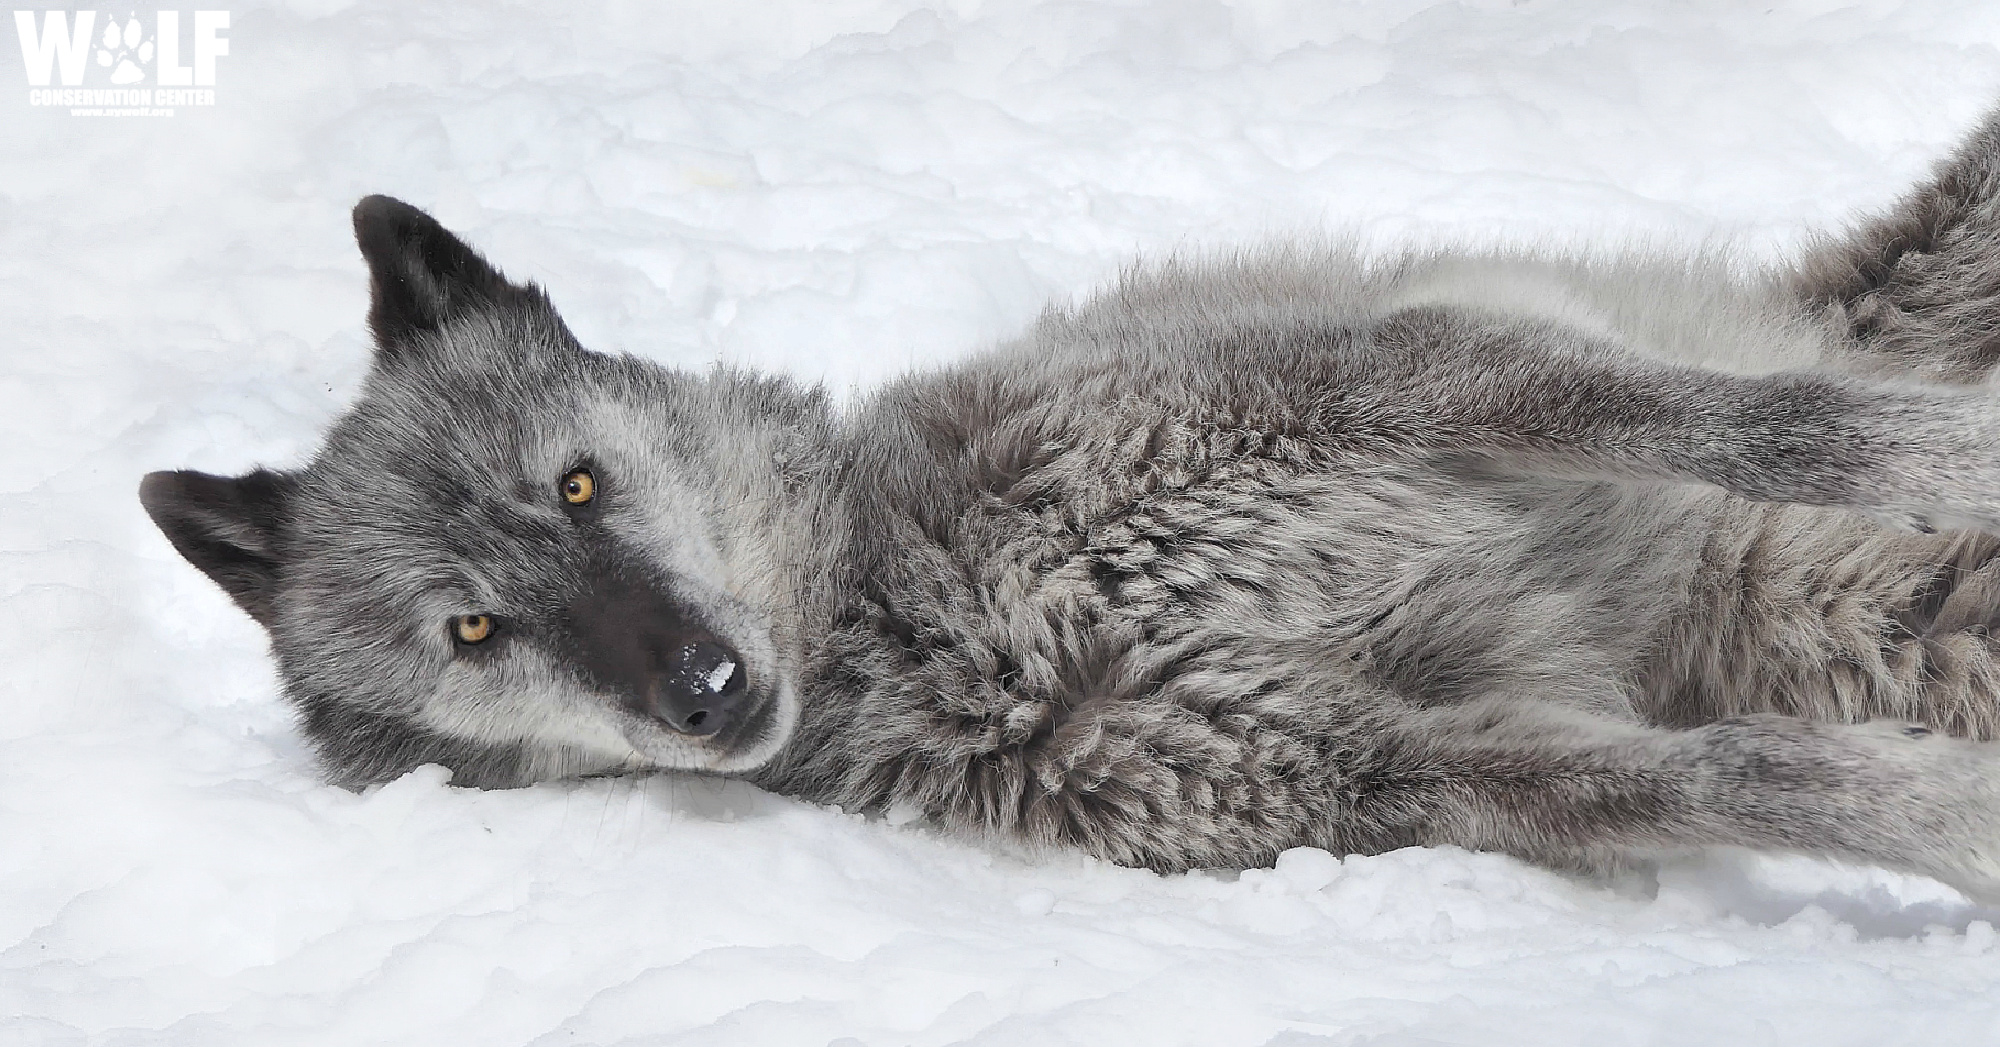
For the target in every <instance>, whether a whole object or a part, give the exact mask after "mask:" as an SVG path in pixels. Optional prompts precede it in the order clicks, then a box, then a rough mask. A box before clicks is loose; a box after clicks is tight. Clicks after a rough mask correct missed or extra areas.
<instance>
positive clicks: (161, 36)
mask: <svg viewBox="0 0 2000 1047" xmlns="http://www.w3.org/2000/svg"><path fill="white" fill-rule="evenodd" d="M40 14H41V16H42V17H41V24H40V25H37V24H36V21H35V15H36V12H34V11H16V12H14V31H15V33H16V34H18V35H19V36H20V38H21V63H22V68H23V70H24V71H25V72H26V73H27V74H28V104H29V105H35V106H54V107H66V108H68V109H69V111H70V115H72V116H172V115H174V107H176V106H210V105H214V104H215V61H216V59H218V58H221V57H223V56H225V55H227V54H228V53H229V39H228V37H226V36H224V35H223V32H224V30H227V29H228V28H229V12H227V11H195V12H193V15H194V17H193V19H192V21H191V23H190V24H189V25H188V27H187V30H186V31H185V34H184V31H183V29H182V22H181V12H179V11H156V12H154V13H153V24H151V25H147V24H146V23H144V22H142V21H140V20H139V16H138V15H135V14H128V15H126V16H125V17H124V18H123V19H119V18H118V17H116V16H111V17H107V18H105V19H104V20H103V23H102V28H99V22H98V13H97V12H96V11H43V12H40ZM183 44H185V45H187V46H186V47H185V48H184V47H183ZM184 56H185V57H184ZM149 77H150V78H151V82H152V86H147V80H148V78H149Z"/></svg>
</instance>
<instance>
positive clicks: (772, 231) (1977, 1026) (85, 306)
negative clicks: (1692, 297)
mask: <svg viewBox="0 0 2000 1047" xmlns="http://www.w3.org/2000/svg"><path fill="white" fill-rule="evenodd" d="M231 14H232V20H231V25H230V28H229V29H228V30H227V33H226V36H227V38H228V40H229V44H230V50H229V53H228V54H227V55H226V56H224V57H222V58H220V59H218V64H217V68H218V70H219V72H218V83H217V86H216V100H215V105H214V106H213V107H211V108H194V107H186V108H181V109H179V110H178V111H177V112H176V114H175V115H174V116H173V117H171V118H128V119H114V118H91V117H80V116H71V115H69V113H68V112H67V111H66V110H63V109H59V108H46V107H42V108H37V107H31V106H29V105H28V104H27V102H26V98H27V94H26V87H25V84H26V80H25V78H24V76H23V72H24V71H23V69H22V67H21V66H20V65H19V64H17V62H18V60H19V52H18V50H17V49H15V48H13V46H12V45H11V44H6V45H4V46H0V84H5V85H10V86H8V89H7V90H6V91H0V332H4V333H0V352H4V353H5V366H4V370H0V434H4V436H0V440H3V441H4V443H0V450H4V453H0V491H4V493H5V497H4V500H0V592H3V593H4V604H0V666H4V672H0V1043H4V1044H7V1045H13V1044H49V1045H55V1044H72V1043H77V1044H81V1043H91V1044H199V1045H218V1047H219V1045H237V1044H242V1045H259V1047H268V1045H275V1044H328V1045H357V1044H401V1043H408V1044H427V1045H435V1044H480V1045H512V1044H538V1045H557V1044H562V1045H579V1044H603V1045H611V1044H627V1045H638V1044H648V1045H651V1044H677V1045H680V1044H687V1045H692V1044H727V1045H743V1044H773V1045H790V1044H811V1045H820V1044H843V1045H849V1047H852V1045H856V1044H867V1045H876V1044H884V1045H887V1044H946V1043H961V1042H970V1043H979V1044H992V1045H999V1044H1022V1045H1050V1044H1090V1045H1122V1044H1133V1045H1148V1047H1152V1045H1168V1044H1200V1045H1215V1047H1230V1045H1239V1044H1240V1045H1260V1044H1268V1045H1271V1047H1308V1045H1328V1047H1333V1045H1340V1047H1359V1045H1363V1044H1366V1045H1373V1047H1389V1045H1400V1047H1416V1045H1463V1047H1492V1045H1510V1044H1523V1045H1529V1044H1532V1045H1537V1047H1545V1045H1561V1044H1579V1045H1582V1044H1588V1045H1591V1047H1615V1045H1626V1044H1633V1045H1638V1044H1644V1045H1677V1044H1687V1045H1711V1044H1730V1045H1753V1044H1785V1045H1790V1044H1799V1045H1812V1047H1825V1045H1842V1044H1855V1045H1869V1047H1883V1045H1892V1044H1912V1045H1919V1044H1920V1045H1924V1047H1947V1045H1990V1044H1994V1043H2000V947H1996V934H1995V931H1994V927H1993V922H1994V921H1995V920H1996V919H2000V913H1996V912H1993V911H1985V910H1980V909H1976V908H1974V907H1972V906H1970V905H1968V904H1967V903H1966V902H1965V901H1964V900H1963V899H1961V898H1959V897H1958V896H1957V895H1955V894H1953V893H1952V892H1950V891H1949V890H1947V889H1945V888H1943V887H1940V886H1937V885H1935V884H1932V883H1929V882H1926V881H1921V880H1915V879H1910V878H1904V877H1897V876H1892V875H1889V874H1886V873H1881V872H1878V871H1872V870H1857V869H1840V868H1836V867H1833V866H1830V865H1824V864H1820V863H1815V862H1810V861H1804V860H1796V859H1786V860H1779V859H1759V858H1752V857H1747V856H1740V855H1715V856H1709V857H1707V858H1704V859H1699V860H1690V861H1687V862H1683V863H1679V864H1675V865H1672V866H1669V867H1668V868H1666V869H1664V870H1663V871H1662V872H1661V874H1660V876H1659V879H1658V882H1657V884H1655V883H1652V882H1650V881H1648V882H1639V881H1637V880H1634V881H1632V882H1623V883H1616V884H1602V883H1593V882H1585V881H1578V880H1573V879H1569V878H1565V877H1563V876H1559V875H1555V874H1552V873H1549V872H1544V871H1541V870H1538V869H1535V868H1532V867H1529V866H1526V865H1522V864H1520V863H1517V862H1514V861H1511V860H1508V859H1504V858H1499V857H1495V856H1489V855H1474V854H1468V853H1463V852H1459V851H1452V850H1411V851H1403V852H1398V853H1394V854H1388V855H1382V856H1379V857H1372V858H1346V859H1337V858H1335V857H1334V856H1330V855H1327V854H1325V853H1323V852H1317V851H1296V852H1292V853H1290V854H1287V855H1286V856H1285V858H1284V860H1283V861H1282V862H1280V863H1279V865H1278V867H1277V868H1276V869H1275V870H1269V871H1253V872H1249V873H1244V874H1242V875H1241V876H1224V875H1214V874H1196V875H1189V876H1174V877H1161V876H1156V875H1153V874H1151V873H1146V872H1140V871H1134V870H1127V869H1118V868H1112V867H1107V866H1103V865H1099V864H1094V863H1091V862H1087V861H1084V860H1082V859H1080V858H1071V859H1066V860H1059V861H1054V862H1042V863H1029V862H1025V861H1022V860H1020V859H1017V858H1015V857H1011V856H1009V855H1006V854H1003V853H998V852H995V851H992V850H987V849H981V848H979V847H975V846H970V845H967V844H964V843H960V842H956V841H953V840H949V839H944V838H941V837H939V836H937V835H935V834H934V833H932V832H930V831H929V830H927V829H926V828H925V827H923V826H921V825H904V826H891V825H888V824H885V823H883V822H880V821H865V820H863V819H861V818H859V817H856V816H853V815H848V814H843V813H841V812H839V811H833V810H821V809H817V808H813V807H809V806H805V805H802V804H798V803H794V802H791V801H787V800H783V799H778V798H775V797H771V796H768V795H763V794H760V793H758V792H756V791H754V790H752V789H749V788H746V787H743V786H741V785H735V784H726V783H718V782H714V781H704V780H697V779H689V778H681V777H662V778H654V779H647V780H623V781H592V782H588V783H580V784H563V785H551V786H544V787H540V788H535V789H529V790H522V791H516V792H501V793H476V792H469V791H464V790H458V789H452V788H449V787H448V786H446V785H445V784H444V781H443V776H442V774H439V773H427V772H418V773H416V774H413V775H411V776H409V777H407V778H405V779H404V780H402V781H399V782H396V783H394V784H392V785H389V786H387V787H384V788H381V789H379V790H375V791H372V792H369V793H367V794H363V795H354V794H350V793H346V792H342V791H339V790H335V789H332V788H328V787H326V786H323V785H320V784H318V782H317V781H316V779H315V777H314V769H313V767H312V765H311V763H310V762H309V759H308V756H307V753H306V752H305V751H304V750H303V748H302V746H301V743H300V741H299V739H298V737H297V736H296V734H295V733H294V732H293V731H292V729H291V727H290V726H289V724H288V721H287V715H286V712H285V710H284V709H283V708H281V707H280V705H279V704H278V702H277V699H276V696H275V686H274V681H273V678H272V674H271V670H270V667H269V666H268V664H267V662H266V659H265V654H264V647H263V638H262V636H261V635H260V633H259V632H258V630H257V629H256V628H255V627H254V626H253V625H252V624H251V623H250V622H249V621H248V620H247V619H245V618H244V617H243V616H242V615H241V614H239V613H238V612H236V611H235V610H234V609H233V608H232V607H231V606H230V605H229V604H228V603H227V601H226V600H225V599H224V598H223V596H222V595H221V594H220V592H219V591H217V590H216V589H215V588H214V587H213V586H212V585H210V583H209V582H208V581H207V580H206V579H204V578H203V577H201V576H200V575H199V574H198V573H197V572H196V571H194V570H193V569H192V568H190V567H188V566H187V565H185V564H183V563H182V562H180V561H179V560H178V559H177V558H176V557H175V556H174V555H173V554H172V552H171V550H170V549H169V548H168V546H167V544H166V542H165V541H164V540H163V539H161V538H160V536H159V535H158V534H157V533H155V532H154V531H153V530H152V528H151V527H150V525H149V524H148V523H147V521H146V520H145V517H144V516H143V514H142V513H141V512H140V511H139V507H138V504H137V501H136V499H135V497H134V491H135V487H136V485H137V482H138V478H139V476H140V475H141V474H142V473H143V472H144V471H146V470H148V469H155V468H166V467H178V466H192V467H197V468H203V469H209V470H213V471H228V472H234V471H239V470H242V469H244V468H245V467H247V466H249V465H251V464H253V463H257V462H265V463H273V464H287V463H294V462H297V461H299V460H300V459H301V458H302V456H304V455H305V454H306V453H308V451H309V450H310V448H311V447H312V446H313V444H314V441H315V438H316V433H317V432H318V430H319V428H320V427H321V426H322V425H323V424H324V423H325V422H326V421H327V420H328V419H329V418H331V417H332V416H333V414H334V413H335V412H336V411H337V410H338V409H339V408H340V406H341V405H342V404H343V403H344V402H345V401H346V400H347V399H348V398H349V397H351V396H352V395H353V394H354V392H355V389H356V385H357V382H358V380H359V378H360V376H361V374H362V370H363V367H364V365H365V363H366V359H367V344H366V341H365V337H364V332H363V329H362V323H361V320H362V314H363V310H364V307H365V297H366V296H365V282H364V274H363V270H362V267H361V263H360V260H359V258H358V257H357V255H356V253H355V251H354V249H353V246H352V244H351V242H350V241H349V239H348V227H347V209H348V208H349V207H350V206H351V205H352V203H353V202H354V200H355V199H356V198H357V197H359V196H361V195H363V194H365V193H369V192H389V193H393V194H395V195H398V196H401V197H404V198H406V199H408V200H411V201H412V202H416V203H418V204H420V205H422V206H425V207H428V208H430V209H432V210H433V211H434V212H435V213H436V214H437V215H438V216H439V217H440V218H441V219H443V220H444V221H445V222H446V223H447V224H448V225H450V226H451V227H453V228H455V229H457V230H459V231H461V232H462V233H464V234H466V235H467V236H468V237H470V238H471V239H472V240H473V241H474V242H475V243H476V244H478V245H480V246H481V247H482V248H484V249H486V250H487V251H488V252H489V253H490V254H491V256H492V257H494V258H495V259H496V260H497V261H498V262H499V263H500V264H502V265H503V266H504V267H505V268H506V269H507V270H508V272H509V273H511V274H514V275H516V276H520V277H525V278H531V279H535V280H538V281H541V282H542V283H544V284H545V285H546V286H547V287H548V288H549V289H550V290H551V292H552V293H553V295H554V297H555V299H556V301H557V302H558V304H559V305H560V306H561V307H562V308H563V309H564V311H565V313H566V315H567V316H568V318H569V320H570V322H571V323H572V325H573V326H574V328H575V329H576V331H577V332H578V334H579V335H580V336H581V337H582V339H583V340H584V342H585V343H586V344H588V345H591V346H594V347H597V348H603V349H624V350H630V351H634V352H638V353H643V354H646V355H649V356H652V357H655V358H657V359H660V360H663V361H667V362H670V363H681V364H689V365H699V364H702V363H704V362H706V361H709V360H712V359H715V358H718V357H720V358H726V359H731V360H736V361H742V362H748V363H752V364H756V365H759V366H765V367H771V368H786V369H790V370H793V371H798V372H802V373H807V374H812V375H817V376H822V377H824V378H825V379H827V380H828V381H830V382H832V383H834V384H835V385H836V386H838V387H842V388H850V387H855V386H860V385H865V384H866V383H868V382H871V381H875V380H878V379H880V378H881V377H882V376H884V375H886V374H889V373H891V372H893V371H895V370H896V369H898V368H900V367H903V366H905V365H907V364H909V363H911V362H916V361H931V360H937V359H941V358H947V357H950V356H952V355H954V354H959V353H963V352H966V351H969V350H971V349H973V348H975V347H977V346H979V345H981V344H982V343H985V342H988V341H990V340H993V339H995V338H997V337H1000V336H1003V335H1005V334H1007V333H1008V332H1010V331H1013V330H1015V329H1016V328H1018V327H1020V326H1021V325H1023V324H1024V323H1025V322H1026V321H1027V320H1028V319H1029V318H1030V317H1031V316H1032V315H1033V314H1034V313H1035V311H1036V310H1037V309H1038V308H1039V307H1040V305H1041V304H1042V303H1043V302H1044V301H1045V300H1047V299H1048V298H1050V297H1051V296H1062V295H1069V294H1073V293H1076V292H1078V291H1080V290H1083V289H1085V288H1087V287H1089V286H1090V285H1091V284H1092V283H1094V282H1096V281H1100V280H1102V279H1104V278H1105V277H1106V276H1107V275H1109V274H1111V273H1112V272H1114V271H1115V269H1116V267H1117V266H1118V265H1119V264H1120V262H1121V261H1122V260H1124V259H1126V258H1128V257H1129V256H1130V255H1132V254H1133V253H1135V252H1148V251H1150V252H1159V251H1165V250H1171V249H1174V248H1177V247H1182V246H1189V245H1201V244H1226V243H1234V242H1240V241H1244V240H1249V239H1255V238H1258V237H1261V236H1266V235H1271V234H1274V233H1282V232H1285V231H1294V230H1301V229H1313V228H1327V227H1336V226H1337V227H1345V228H1351V229H1355V230H1358V231H1359V232H1360V233H1361V234H1362V235H1365V236H1367V237H1369V238H1371V239H1375V240H1378V241H1389V240H1395V239H1398V238H1403V237H1409V236H1439V235H1443V236H1474V237H1483V236H1497V235H1508V236H1514V237H1531V238H1540V239H1556V240H1572V239H1579V238H1602V237H1607V236H1609V237H1634V236H1637V237H1645V238H1650V239H1654V240H1660V241H1667V242H1694V241H1699V240H1708V239H1713V238H1717V237H1729V238H1733V239H1736V240H1738V241H1740V242H1742V243H1744V244H1746V245H1747V246H1748V248H1749V250H1751V251H1753V252H1771V251H1775V250H1779V249H1781V248H1782V247H1783V246H1784V245H1786V244H1788V243H1794V242H1796V241H1797V240H1798V239H1799V237H1800V236H1801V235H1803V233H1804V232H1805V230H1807V229H1808V228H1810V227H1812V226H1814V225H1821V226H1825V225H1830V224H1832V223H1834V222H1837V221H1838V220H1840V218H1841V217H1842V216H1844V215H1846V214H1848V213H1850V212H1851V211H1852V210H1854V209H1856V208H1860V207H1867V206H1874V205H1879V204H1881V203H1883V202H1885V201H1886V200H1887V199H1888V198H1889V197H1890V196H1891V195H1892V194H1894V193H1895V192H1896V191H1897V190H1898V188H1899V187H1900V186H1902V185H1903V184H1904V183H1906V182H1907V181H1908V180H1909V179H1911V178H1912V177H1914V176H1915V175H1916V174H1917V173H1919V172H1920V171H1921V170H1922V169H1923V168H1924V167H1925V165H1926V164H1927V163H1928V162H1929V160H1930V159H1931V158H1932V157H1934V156H1935V155H1937V154H1938V153H1939V152H1940V150H1942V149H1944V148H1945V147H1947V146H1948V145H1949V144H1950V143H1951V142H1952V141H1953V139H1954V138H1955V137H1956V136H1957V135H1958V134H1959V133H1960V132H1961V131H1962V130H1963V129H1965V128H1966V127H1967V126H1968V125H1969V124H1970V123H1971V122H1972V121H1973V120H1974V119H1975V118H1976V116H1977V115H1978V113H1979V112H1980V110H1981V109H1982V108H1984V106H1985V105H1986V103H1987V101H1988V100H1989V99H1992V98H1996V97H2000V49H1996V46H1995V45H1996V42H2000V5H1995V4H1993V3H1991V2H1990V0H1932V2H1912V3H1896V2H1887V0H1877V2H1872V3H1862V4H1855V5H1849V4H1840V3H1834V2H1831V0H1820V2H1814V0H1767V2H1759V3H1742V2H1739V0H1708V2H1703V3H1693V2H1681V3H1668V2H1661V0H1515V2H1509V0H1464V2H1458V3H1434V2H1427V0H1388V2H1380V3H1374V2H1371V3H1358V2H1335V0H1299V2H1297V3H1281V2H1277V0H1255V2H1248V3H1243V4H1240V5H1235V6H1228V5H1224V4H1220V3H1214V2H1204V0H1169V2H1163V3H1150V4H1138V3H1116V2H1095V0H1051V2H1043V3H1033V2H1019V3H980V2H978V0H944V2H939V3H931V4H925V3H918V2H914V0H794V2H789V3H782V4H780V3H767V2H731V0H677V2H672V3H642V2H638V0H624V2H554V0H551V2H547V3H539V4H526V3H516V4H507V5H492V6H480V7H471V6H469V5H468V6H465V7H454V6H449V5H444V4H438V3H431V2H404V0H369V2H358V3H350V2H346V0H302V2H299V3H294V4H291V5H287V6H272V5H264V4H257V5H252V4H249V3H240V4H237V5H235V6H234V7H232V8H231ZM107 15H108V13H107ZM119 17H120V18H122V17H123V15H122V14H121V15H120V16H119ZM139 17H140V19H141V21H142V22H143V23H144V24H145V26H146V27H148V28H147V29H146V30H145V32H148V33H150V32H152V31H153V30H152V28H151V27H152V26H155V25H156V24H157V23H155V22H154V21H153V20H152V16H151V14H150V13H148V12H141V13H140V15H139ZM191 17H192V16H191V15H189V14H187V13H185V12H184V13H183V16H182V19H183V23H184V24H183V26H182V29H181V32H182V34H183V40H184V42H183V44H182V48H181V51H182V54H181V61H182V62H183V63H185V62H187V61H188V44H187V43H186V42H185V38H186V36H187V34H188V33H189V28H188V26H187V24H186V23H187V22H188V21H189V20H190V19H191ZM99 24H100V25H101V24H102V23H101V22H100V23H99ZM6 32H7V27H6V26H5V25H0V35H4V34H5V33H6ZM92 75H93V76H100V74H99V73H93V74H92ZM93 83H94V84H95V85H97V86H103V84H104V81H103V79H101V78H100V79H97V80H95V81H93ZM433 770H435V769H433Z"/></svg>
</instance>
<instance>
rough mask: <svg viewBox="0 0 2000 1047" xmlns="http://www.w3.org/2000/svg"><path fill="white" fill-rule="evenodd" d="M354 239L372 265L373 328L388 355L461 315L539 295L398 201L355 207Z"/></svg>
mask: <svg viewBox="0 0 2000 1047" xmlns="http://www.w3.org/2000/svg"><path fill="white" fill-rule="evenodd" d="M354 240H355V242H356V243H357V244H359V245H361V257H362V258H364V259H366V260H367V262H368V275H369V284H370V295H369V298H370V300H369V305H368V326H369V327H370V328H371V329H373V330H374V332H375V344H376V347H377V348H378V349H379V350H380V352H381V353H382V355H384V356H387V357H394V356H397V355H399V354H401V353H403V352H404V351H406V350H407V349H408V348H409V347H410V345H411V343H412V338H413V336H416V335H421V334H423V333H424V332H427V331H435V330H437V329H438V328H440V327H442V326H444V325H445V324H446V323H447V322H449V321H450V320H452V319H453V318H454V317H457V316H460V315H462V314H464V313H466V312H469V311H471V310H473V309H478V308H483V307H490V306H492V305H495V304H498V303H501V302H505V301H510V300H517V299H519V298H520V297H522V296H525V295H529V294H532V293H533V292H531V291H529V290H528V289H526V288H522V287H516V286H514V285H513V284H510V283H508V282H507V278H506V277H504V276H501V275H500V272H499V270H497V269H494V268H493V267H492V266H490V265H488V264H486V259H484V258H481V257H479V254H478V252H476V251H474V250H473V249H472V248H470V247H467V246H465V242H464V241H462V240H460V239H459V238H458V237H456V236H453V235H451V233H450V231H448V230H447V229H445V227H444V226H441V225H439V224H438V223H437V219H435V218H432V217H431V216H430V215H427V214H425V213H423V212H422V211H419V210H417V209H416V208H414V207H411V206H410V205H409V204H406V203H404V202H402V201H401V200H397V199H394V198H393V197H387V196H370V197H365V198H363V199H362V201H361V202H360V203H358V204H355V205H354Z"/></svg>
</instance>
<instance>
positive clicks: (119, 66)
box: [97, 17, 153, 84]
mask: <svg viewBox="0 0 2000 1047" xmlns="http://www.w3.org/2000/svg"><path fill="white" fill-rule="evenodd" d="M152 60H153V42H152V41H151V40H148V39H146V29H145V27H144V26H142V25H140V24H139V19H138V18H136V17H128V18H127V19H126V20H125V24H124V25H122V26H121V25H119V24H118V20H117V19H115V18H114V19H111V20H110V22H109V23H108V24H106V25H105V27H104V37H103V46H101V47H99V48H98V49H97V64H98V66H99V67H101V68H104V69H109V70H111V82H112V83H114V84H136V83H138V82H139V81H141V80H144V79H145V78H146V73H145V70H143V69H141V68H140V67H141V66H143V65H146V64H147V63H149V62H151V61H152Z"/></svg>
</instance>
